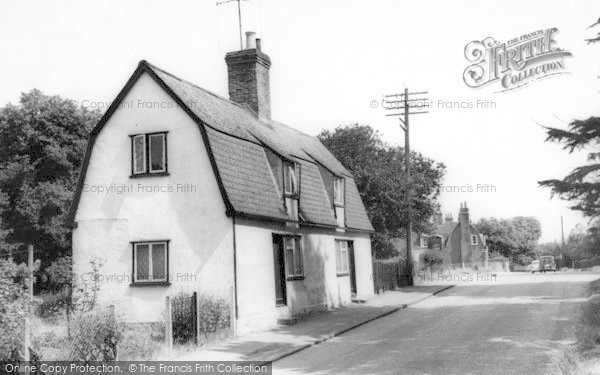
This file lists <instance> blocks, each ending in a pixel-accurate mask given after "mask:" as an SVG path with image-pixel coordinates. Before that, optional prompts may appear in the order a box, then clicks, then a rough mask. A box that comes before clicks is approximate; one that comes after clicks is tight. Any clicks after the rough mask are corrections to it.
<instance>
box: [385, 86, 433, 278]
mask: <svg viewBox="0 0 600 375" xmlns="http://www.w3.org/2000/svg"><path fill="white" fill-rule="evenodd" d="M424 94H427V92H425V91H424V92H409V91H408V88H405V89H404V93H402V94H392V95H384V97H383V102H382V105H383V108H384V109H386V110H392V111H397V110H402V112H399V113H391V114H387V115H386V116H398V119H399V120H400V128H401V129H402V130H404V177H405V183H406V191H405V194H404V198H405V205H406V281H407V284H408V285H409V286H410V285H413V261H412V180H411V176H410V127H409V115H418V114H423V113H428V111H425V110H424V108H425V107H427V99H426V98H424V97H418V95H424ZM411 95H412V96H411ZM393 98H399V99H397V100H392V99H393ZM419 103H423V104H422V105H419Z"/></svg>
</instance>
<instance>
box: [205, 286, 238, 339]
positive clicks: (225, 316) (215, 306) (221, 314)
mask: <svg viewBox="0 0 600 375" xmlns="http://www.w3.org/2000/svg"><path fill="white" fill-rule="evenodd" d="M230 315H231V309H230V306H229V303H228V302H227V301H226V300H225V299H223V298H217V297H214V296H205V295H201V296H200V297H198V317H199V321H200V322H199V326H198V331H199V332H200V333H203V334H208V333H214V332H217V331H219V330H225V329H228V328H229V327H230V323H231V316H230Z"/></svg>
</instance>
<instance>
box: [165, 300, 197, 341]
mask: <svg viewBox="0 0 600 375" xmlns="http://www.w3.org/2000/svg"><path fill="white" fill-rule="evenodd" d="M171 304H172V305H171V308H172V313H171V314H172V315H171V318H172V321H173V342H174V343H178V344H185V343H188V342H190V341H193V342H194V343H196V342H197V339H198V296H197V295H196V292H194V293H193V294H192V295H191V296H189V295H186V294H179V295H177V296H175V297H173V299H172V301H171Z"/></svg>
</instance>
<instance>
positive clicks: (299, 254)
mask: <svg viewBox="0 0 600 375" xmlns="http://www.w3.org/2000/svg"><path fill="white" fill-rule="evenodd" d="M294 243H295V245H296V248H295V249H294V255H295V256H296V257H295V259H294V263H295V264H294V265H295V266H296V275H302V273H303V269H302V249H301V248H300V239H299V238H296V239H295V240H294Z"/></svg>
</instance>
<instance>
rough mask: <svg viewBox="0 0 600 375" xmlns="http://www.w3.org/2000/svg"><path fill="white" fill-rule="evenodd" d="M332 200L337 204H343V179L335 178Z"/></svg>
mask: <svg viewBox="0 0 600 375" xmlns="http://www.w3.org/2000/svg"><path fill="white" fill-rule="evenodd" d="M333 200H334V202H335V203H337V204H344V179H343V178H336V179H335V181H334V183H333Z"/></svg>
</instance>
